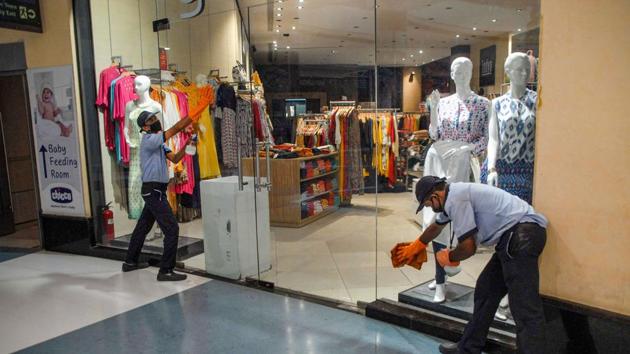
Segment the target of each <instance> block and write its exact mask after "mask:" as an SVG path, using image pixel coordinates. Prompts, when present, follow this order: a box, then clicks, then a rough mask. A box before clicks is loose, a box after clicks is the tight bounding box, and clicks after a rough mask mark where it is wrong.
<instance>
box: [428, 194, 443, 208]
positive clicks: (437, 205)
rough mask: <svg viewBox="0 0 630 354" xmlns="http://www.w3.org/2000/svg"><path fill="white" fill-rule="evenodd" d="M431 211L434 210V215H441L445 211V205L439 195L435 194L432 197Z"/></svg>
mask: <svg viewBox="0 0 630 354" xmlns="http://www.w3.org/2000/svg"><path fill="white" fill-rule="evenodd" d="M431 209H433V212H434V213H441V212H443V211H444V205H443V204H442V201H440V198H439V197H438V195H437V194H433V195H432V196H431Z"/></svg>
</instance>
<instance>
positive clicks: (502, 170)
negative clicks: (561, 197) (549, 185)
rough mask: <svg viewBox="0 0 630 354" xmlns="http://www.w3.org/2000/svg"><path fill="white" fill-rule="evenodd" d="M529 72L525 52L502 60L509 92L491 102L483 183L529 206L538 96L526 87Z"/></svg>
mask: <svg viewBox="0 0 630 354" xmlns="http://www.w3.org/2000/svg"><path fill="white" fill-rule="evenodd" d="M530 69H531V68H530V61H529V57H528V56H527V54H525V53H512V54H510V55H509V56H508V57H507V59H506V60H505V73H506V74H507V76H508V78H509V79H510V91H508V92H507V93H506V94H504V95H503V96H500V97H498V98H495V99H494V100H493V101H492V110H491V114H490V123H489V142H488V159H487V161H486V163H484V168H483V169H482V182H485V183H487V184H489V185H491V186H495V187H499V188H501V189H503V190H505V191H507V192H509V193H511V194H513V195H516V196H518V197H520V198H521V199H523V200H525V201H526V202H528V203H530V204H531V203H532V184H533V178H534V133H535V128H536V100H537V95H536V92H535V91H532V90H530V89H528V88H527V79H528V77H529V75H530ZM486 176H487V177H486Z"/></svg>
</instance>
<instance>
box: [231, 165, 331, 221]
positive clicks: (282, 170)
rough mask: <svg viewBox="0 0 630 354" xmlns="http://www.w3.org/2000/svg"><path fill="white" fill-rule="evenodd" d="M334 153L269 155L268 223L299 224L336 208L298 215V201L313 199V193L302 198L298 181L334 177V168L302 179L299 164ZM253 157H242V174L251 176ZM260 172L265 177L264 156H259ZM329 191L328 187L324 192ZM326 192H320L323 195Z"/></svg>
mask: <svg viewBox="0 0 630 354" xmlns="http://www.w3.org/2000/svg"><path fill="white" fill-rule="evenodd" d="M337 155H338V154H337V153H332V154H325V155H324V154H323V155H317V156H309V157H299V158H295V159H272V160H271V161H270V162H271V184H272V187H271V191H270V192H269V217H270V219H271V220H270V221H271V225H272V226H283V227H302V226H304V225H306V224H309V223H311V222H313V221H315V220H317V219H319V218H322V217H324V216H326V215H328V214H330V213H332V212H333V211H335V210H337V206H334V207H331V208H328V209H326V210H325V211H323V212H321V213H320V214H317V215H315V216H312V217H309V218H305V219H302V207H301V203H302V202H303V201H307V200H310V199H314V198H315V197H316V196H312V197H309V198H308V199H305V200H302V190H301V184H302V183H303V182H308V181H311V180H315V179H318V178H323V177H335V176H337V173H338V169H335V170H334V171H331V172H329V173H326V174H321V175H319V176H314V177H312V178H311V177H309V178H306V179H302V177H301V174H300V168H301V166H300V165H301V163H302V162H305V161H312V160H318V159H330V158H334V159H336V158H337ZM255 161H256V160H255V159H254V158H244V159H243V175H244V176H254V171H255V166H254V163H255ZM260 175H261V176H262V177H267V160H266V158H265V157H261V158H260ZM329 192H330V191H328V192H326V193H329ZM333 192H334V193H337V189H334V190H333ZM326 193H323V195H325V194H326Z"/></svg>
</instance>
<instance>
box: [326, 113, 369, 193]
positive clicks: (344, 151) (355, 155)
mask: <svg viewBox="0 0 630 354" xmlns="http://www.w3.org/2000/svg"><path fill="white" fill-rule="evenodd" d="M329 117H330V118H329V119H330V124H329V125H330V131H329V140H330V141H334V142H335V144H336V145H337V149H338V150H339V197H340V203H341V205H349V204H350V202H351V200H352V194H355V193H363V189H364V182H363V163H362V160H361V128H360V123H359V120H358V119H357V111H356V109H355V108H354V107H341V108H336V109H334V110H333V111H332V112H331V113H330V114H329Z"/></svg>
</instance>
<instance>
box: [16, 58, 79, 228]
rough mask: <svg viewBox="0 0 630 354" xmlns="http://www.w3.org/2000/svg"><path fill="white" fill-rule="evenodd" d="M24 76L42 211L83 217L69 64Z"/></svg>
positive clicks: (43, 69)
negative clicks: (29, 105) (26, 84)
mask: <svg viewBox="0 0 630 354" xmlns="http://www.w3.org/2000/svg"><path fill="white" fill-rule="evenodd" d="M27 76H28V87H29V99H30V102H31V118H32V120H33V137H34V139H33V140H34V143H35V153H36V154H37V174H38V180H39V195H40V200H41V208H42V213H44V214H47V215H67V216H85V208H84V205H83V183H82V176H81V170H82V169H81V159H80V155H79V139H78V135H77V133H78V132H77V124H76V114H75V102H74V99H75V98H74V97H75V95H74V84H73V72H72V66H71V65H67V66H57V67H49V68H38V69H30V70H28V71H27Z"/></svg>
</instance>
